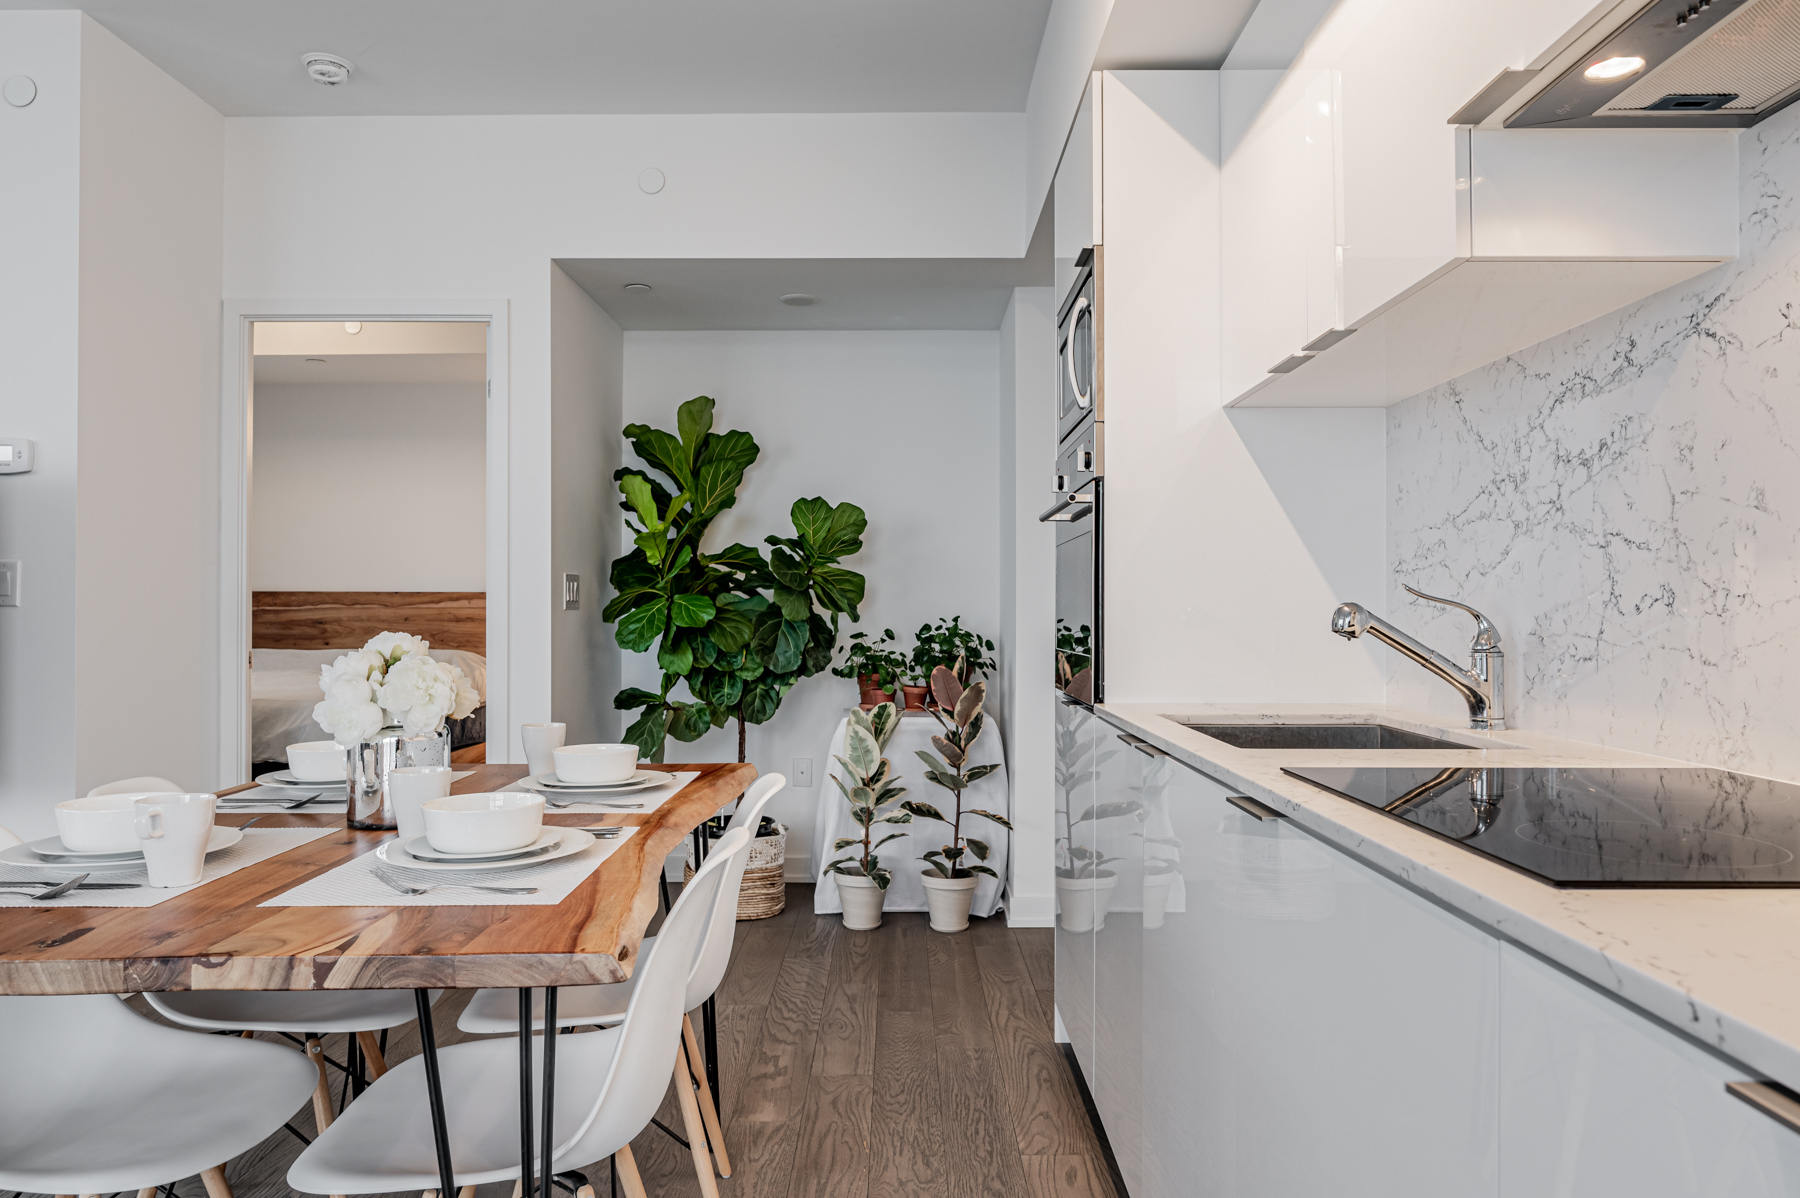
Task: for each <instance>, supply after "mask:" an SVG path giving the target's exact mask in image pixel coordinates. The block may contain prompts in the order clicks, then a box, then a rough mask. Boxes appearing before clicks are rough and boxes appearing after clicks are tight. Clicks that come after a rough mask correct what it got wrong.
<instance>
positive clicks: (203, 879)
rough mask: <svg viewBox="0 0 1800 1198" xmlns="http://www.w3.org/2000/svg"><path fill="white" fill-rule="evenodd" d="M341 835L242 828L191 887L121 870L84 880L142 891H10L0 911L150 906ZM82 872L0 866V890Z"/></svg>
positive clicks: (0, 897)
mask: <svg viewBox="0 0 1800 1198" xmlns="http://www.w3.org/2000/svg"><path fill="white" fill-rule="evenodd" d="M341 831H343V829H342V828H245V829H244V838H243V839H242V840H240V841H238V842H237V843H236V844H234V845H232V846H231V847H230V848H228V849H222V850H220V851H219V852H217V853H213V854H211V855H209V856H208V857H207V858H206V869H205V871H204V872H202V873H201V875H200V880H199V881H198V882H196V883H195V884H194V885H193V886H176V887H171V888H168V889H164V888H161V887H156V886H151V885H150V884H149V882H150V879H149V877H148V876H147V875H146V874H145V873H144V871H143V870H141V869H122V870H119V871H118V872H117V873H99V872H95V873H94V874H93V875H92V876H91V877H89V878H88V881H90V882H135V883H137V884H138V885H139V886H142V887H143V889H141V890H71V891H70V892H69V893H68V894H65V895H63V896H62V897H61V898H54V899H50V900H49V901H47V902H43V901H39V900H38V899H34V898H32V897H31V896H30V895H25V894H19V893H17V892H12V891H9V892H6V893H0V907H154V906H156V904H158V903H161V902H165V901H167V900H169V899H172V898H174V897H175V896H176V895H178V894H187V893H188V892H189V891H191V890H194V889H195V888H196V887H199V886H204V885H206V884H207V883H208V882H215V881H217V880H218V879H220V878H222V877H224V876H225V875H226V874H230V873H236V872H237V871H238V870H240V869H243V868H244V867H245V866H246V865H255V864H256V863H257V862H258V861H267V860H268V859H269V858H270V857H279V856H280V855H281V854H283V853H285V852H287V851H288V850H289V849H297V848H299V847H300V846H301V845H303V844H306V843H307V842H309V841H313V840H317V839H318V838H319V837H321V836H330V835H331V834H332V833H333V832H341ZM81 872H82V871H81V869H79V868H71V869H69V870H68V872H66V873H65V872H63V871H62V870H60V869H58V870H51V869H20V868H18V867H17V866H5V865H0V885H4V884H5V883H6V882H43V881H56V882H66V881H68V880H69V879H70V878H72V877H74V876H75V875H76V874H78V873H81Z"/></svg>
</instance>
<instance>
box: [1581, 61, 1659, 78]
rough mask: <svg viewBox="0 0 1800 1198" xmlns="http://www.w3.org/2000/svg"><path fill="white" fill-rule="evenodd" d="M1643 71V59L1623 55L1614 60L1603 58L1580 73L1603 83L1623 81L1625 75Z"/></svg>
mask: <svg viewBox="0 0 1800 1198" xmlns="http://www.w3.org/2000/svg"><path fill="white" fill-rule="evenodd" d="M1643 69H1644V60H1643V59H1641V58H1639V57H1637V56H1636V55H1624V56H1620V57H1616V58H1603V59H1601V60H1600V61H1599V62H1597V63H1595V64H1594V65H1593V66H1591V67H1589V68H1588V69H1587V70H1585V71H1583V72H1581V73H1582V74H1583V75H1585V76H1587V77H1588V78H1589V79H1592V80H1595V81H1596V82H1599V83H1605V82H1607V81H1608V80H1611V79H1623V78H1625V76H1627V75H1635V74H1637V73H1638V72H1639V71H1641V70H1643Z"/></svg>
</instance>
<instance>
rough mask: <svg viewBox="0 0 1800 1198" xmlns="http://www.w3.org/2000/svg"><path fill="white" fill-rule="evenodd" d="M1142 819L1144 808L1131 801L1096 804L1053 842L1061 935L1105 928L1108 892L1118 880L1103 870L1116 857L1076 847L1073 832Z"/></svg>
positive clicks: (1116, 859) (1084, 847)
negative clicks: (1097, 823)
mask: <svg viewBox="0 0 1800 1198" xmlns="http://www.w3.org/2000/svg"><path fill="white" fill-rule="evenodd" d="M1125 815H1130V816H1135V817H1136V818H1137V819H1139V820H1142V819H1143V818H1144V805H1143V804H1142V803H1139V802H1136V801H1134V800H1123V801H1119V802H1112V803H1096V804H1094V805H1093V806H1092V807H1089V808H1088V809H1087V810H1086V811H1084V812H1082V813H1081V814H1080V815H1079V816H1077V817H1076V818H1074V819H1072V820H1070V821H1069V834H1068V835H1067V836H1063V837H1060V838H1059V839H1058V840H1057V842H1056V843H1057V863H1056V900H1057V905H1058V906H1059V907H1060V908H1061V909H1062V915H1061V916H1060V919H1061V921H1062V926H1063V929H1064V930H1065V931H1069V932H1091V931H1093V930H1094V929H1096V928H1104V927H1105V926H1106V912H1107V909H1108V908H1109V907H1110V906H1111V905H1112V892H1113V890H1114V889H1115V888H1116V887H1117V886H1118V884H1119V878H1118V875H1117V874H1116V873H1114V872H1113V871H1112V870H1110V869H1107V868H1106V867H1107V866H1108V865H1111V864H1112V863H1113V862H1114V861H1119V860H1123V858H1120V857H1109V856H1107V855H1105V854H1104V853H1102V852H1101V851H1100V850H1099V849H1098V848H1088V847H1087V846H1085V845H1079V844H1076V843H1075V842H1074V841H1075V829H1076V827H1077V826H1078V825H1080V824H1085V823H1093V822H1095V821H1098V820H1103V819H1115V818H1118V817H1119V816H1125Z"/></svg>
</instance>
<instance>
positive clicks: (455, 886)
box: [369, 866, 538, 894]
mask: <svg viewBox="0 0 1800 1198" xmlns="http://www.w3.org/2000/svg"><path fill="white" fill-rule="evenodd" d="M369 872H370V873H372V874H374V875H375V876H376V877H377V878H379V879H381V880H382V881H383V882H385V883H387V884H388V886H389V887H391V888H392V889H394V890H398V891H399V892H400V893H401V894H430V893H431V892H432V891H434V890H487V891H491V892H493V893H494V894H536V893H537V892H538V888H537V887H536V886H477V885H476V884H475V883H473V882H446V883H444V884H443V885H440V886H414V885H413V884H412V883H411V882H406V881H402V880H401V879H399V878H397V877H395V876H394V875H393V874H391V873H389V872H388V871H387V870H385V869H382V868H381V867H379V866H376V867H375V868H373V869H371V870H369Z"/></svg>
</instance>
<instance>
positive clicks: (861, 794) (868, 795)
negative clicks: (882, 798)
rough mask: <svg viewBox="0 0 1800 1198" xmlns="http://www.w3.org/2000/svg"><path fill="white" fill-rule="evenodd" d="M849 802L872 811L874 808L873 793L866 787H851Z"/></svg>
mask: <svg viewBox="0 0 1800 1198" xmlns="http://www.w3.org/2000/svg"><path fill="white" fill-rule="evenodd" d="M850 801H851V802H852V803H854V804H856V805H857V806H858V807H867V808H870V809H873V808H874V806H875V792H874V791H872V790H870V789H869V788H868V787H866V786H852V787H851V788H850Z"/></svg>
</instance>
